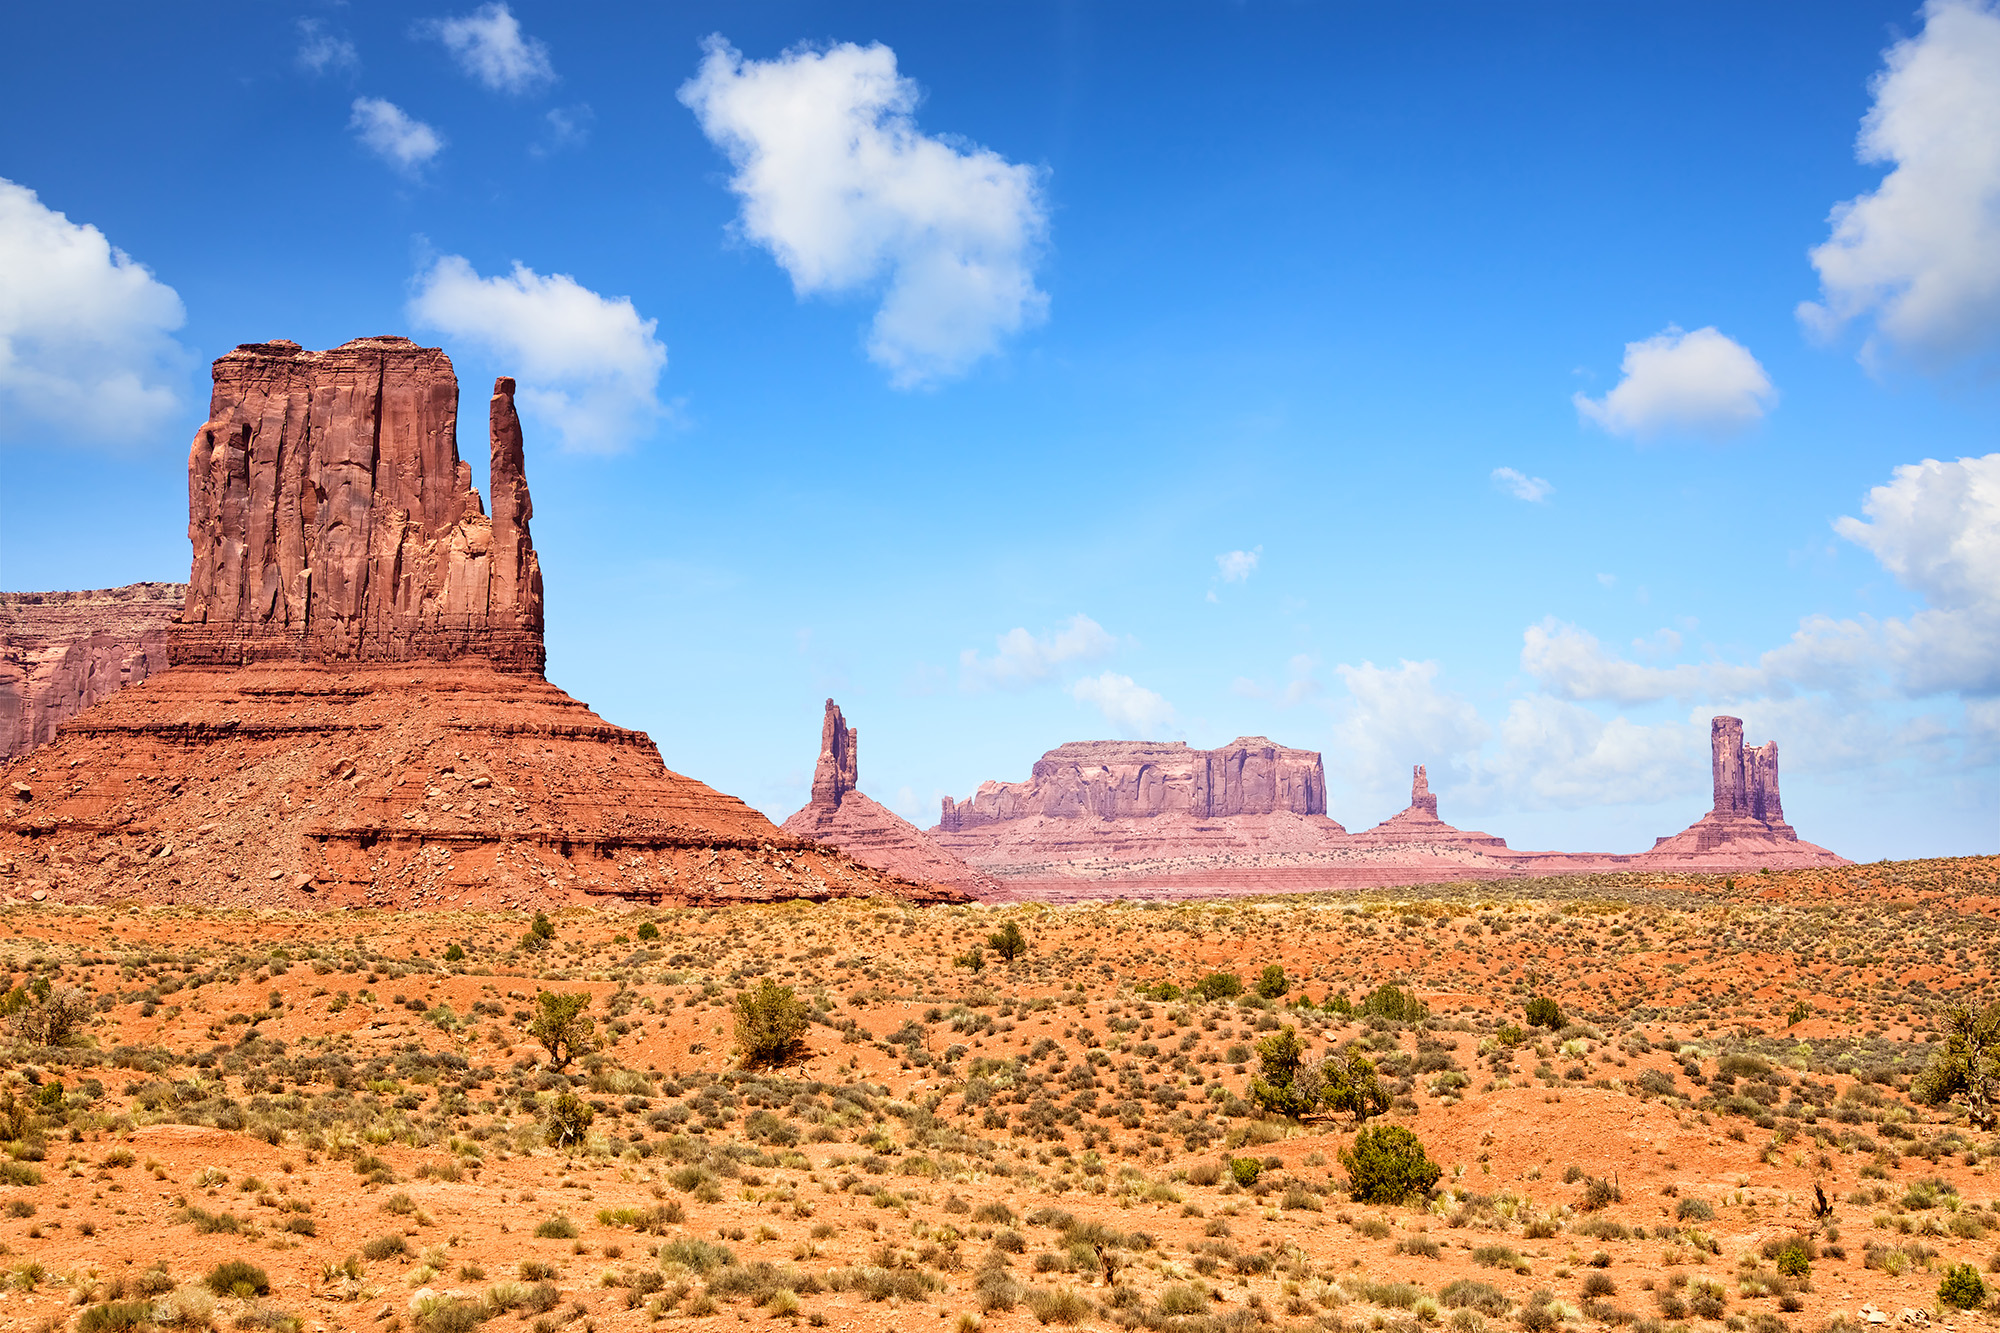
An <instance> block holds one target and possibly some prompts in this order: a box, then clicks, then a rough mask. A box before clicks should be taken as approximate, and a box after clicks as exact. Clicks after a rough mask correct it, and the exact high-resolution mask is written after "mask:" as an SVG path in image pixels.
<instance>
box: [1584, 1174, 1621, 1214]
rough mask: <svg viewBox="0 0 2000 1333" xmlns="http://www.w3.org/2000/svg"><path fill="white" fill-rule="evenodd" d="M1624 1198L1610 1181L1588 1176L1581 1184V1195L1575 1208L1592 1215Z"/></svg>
mask: <svg viewBox="0 0 2000 1333" xmlns="http://www.w3.org/2000/svg"><path fill="white" fill-rule="evenodd" d="M1624 1197H1625V1196H1624V1193H1623V1192H1622V1191H1620V1190H1619V1188H1618V1186H1617V1185H1615V1184H1613V1183H1612V1182H1611V1181H1608V1180H1605V1179H1603V1178H1602V1177H1599V1176H1589V1177H1587V1178H1586V1179H1585V1180H1584V1182H1583V1194H1582V1195H1581V1196H1580V1197H1578V1199H1577V1201H1576V1206H1577V1209H1578V1210H1579V1211H1581V1212H1586V1213H1594V1212H1596V1211H1597V1210H1598V1209H1600V1208H1609V1207H1610V1206H1611V1205H1612V1204H1614V1203H1617V1202H1619V1201H1620V1200H1621V1199H1623V1198H1624Z"/></svg>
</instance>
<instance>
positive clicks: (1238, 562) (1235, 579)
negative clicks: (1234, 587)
mask: <svg viewBox="0 0 2000 1333" xmlns="http://www.w3.org/2000/svg"><path fill="white" fill-rule="evenodd" d="M1263 555H1264V548H1263V547H1261V546H1259V547H1257V548H1256V549H1255V550H1251V551H1225V552H1224V553H1223V554H1221V555H1219V556H1217V557H1215V567H1216V569H1217V570H1218V571H1220V575H1219V576H1220V578H1221V579H1222V581H1223V582H1224V583H1241V582H1243V581H1244V580H1245V579H1248V578H1249V577H1250V576H1251V575H1252V574H1254V573H1256V572H1257V562H1258V561H1259V560H1260V559H1262V558H1263Z"/></svg>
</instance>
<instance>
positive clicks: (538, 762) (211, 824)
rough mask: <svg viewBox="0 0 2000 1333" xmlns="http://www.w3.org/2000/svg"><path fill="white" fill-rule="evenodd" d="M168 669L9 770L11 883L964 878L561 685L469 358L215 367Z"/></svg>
mask: <svg viewBox="0 0 2000 1333" xmlns="http://www.w3.org/2000/svg"><path fill="white" fill-rule="evenodd" d="M215 382H216V392H215V398H214V402H213V405H212V406H211V409H210V420H209V421H208V422H207V424H205V425H204V426H203V427H202V429H201V431H200V432H198V433H197V435H196V438H195V444H194V448H193V450H192V452H191V453H190V456H189V461H188V496H189V524H188V532H189V536H190V539H191V541H192V543H193V547H194V553H193V570H192V576H191V578H190V580H189V588H188V593H187V601H186V609H185V610H184V611H183V613H182V616H181V619H180V620H179V621H178V622H176V623H174V624H172V625H171V626H169V627H168V635H167V644H166V647H167V657H168V661H169V665H168V666H167V668H166V669H165V670H161V671H156V672H155V673H154V674H152V675H150V676H149V677H148V678H147V679H146V680H144V681H142V682H140V683H139V684H136V685H132V686H129V687H128V688H126V689H123V690H120V691H119V692H118V693H116V694H113V695H111V696H110V697H109V698H107V699H103V700H100V701H99V702H97V703H96V704H95V705H94V706H92V707H90V708H87V709H84V710H83V711H82V712H80V713H78V714H76V715H75V716H73V717H72V718H70V719H69V721H68V722H67V723H66V724H65V725H64V726H63V727H62V728H61V729H60V730H59V731H58V732H57V734H56V737H55V739H54V740H53V741H51V742H49V743H48V744H46V745H44V746H42V747H41V748H39V749H36V750H35V751H33V752H32V753H31V754H29V755H27V756H25V757H23V758H19V759H16V760H15V761H14V762H13V763H12V764H10V765H8V766H7V767H6V768H5V769H0V892H4V893H6V894H8V895H10V896H20V895H26V896H30V897H33V896H35V895H37V894H39V895H43V896H48V897H54V898H57V899H60V900H65V901H105V900H115V899H119V898H128V897H138V898H147V899H152V900H155V901H172V902H195V903H209V904H217V905H222V906H231V907H235V906H294V907H296V906H306V905H338V906H383V907H410V906H436V905H442V904H447V903H454V904H460V905H466V904H471V905H502V906H536V905H544V904H548V903H557V902H562V901H565V900H568V899H571V898H573V897H575V896H577V895H587V894H609V895H616V896H619V897H624V898H629V899H637V900H641V901H648V902H666V903H713V902H728V901H755V900H764V899H782V898H829V897H839V896H851V895H865V894H893V895H896V896H900V897H904V898H908V899H912V900H916V901H929V900H934V899H937V898H940V897H953V896H955V895H953V894H951V893H950V891H948V890H943V889H939V888H936V887H932V886H929V885H925V884H917V883H912V882H910V881H907V880H903V879H900V878H898V877H897V876H895V875H893V874H890V873H886V872H884V871H881V870H877V869H874V868H873V867H870V866H865V865H862V864H860V863H859V862H857V861H854V860H852V859H850V858H849V857H847V856H846V855H844V854H843V853H841V852H840V851H838V850H837V849H835V848H832V847H827V846H823V845H821V844H820V843H817V842H812V841H806V840H801V839H796V838H791V837H787V836H786V835H784V834H782V833H780V832H779V831H778V830H777V828H776V827H774V826H773V825H772V824H771V822H770V821H769V820H767V819H765V818H764V816H763V815H761V814H759V813H758V812H756V811H755V810H752V809H751V808H750V807H749V806H747V805H745V804H743V802H741V801H739V800H737V799H736V798H734V797H731V796H725V795H723V794H722V793H720V792H717V791H715V790H713V789H712V788H709V787H706V786H704V785H702V784H701V783H699V782H696V781H694V780H693V779H690V778H685V777H682V776H681V775H679V774H677V773H673V772H670V771H669V770H668V769H667V768H666V766H665V764H663V763H662V762H661V759H660V755H659V752H658V750H657V749H655V747H654V746H653V743H652V741H651V740H650V739H648V738H647V737H646V735H645V734H644V733H642V732H637V731H628V730H626V729H624V728H622V727H615V726H611V725H609V724H608V723H606V722H605V721H604V720H603V719H602V718H599V717H598V716H597V715H596V714H594V713H592V712H591V711H590V710H589V708H587V707H586V706H585V705H583V704H582V703H580V702H578V701H577V700H575V699H572V698H570V697H569V696H568V695H566V694H564V693H563V692H562V691H561V690H559V689H557V688H555V687H554V686H553V685H550V684H548V683H547V682H546V681H544V680H543V679H542V674H541V670H542V661H543V656H542V590H541V589H542V584H541V571H540V566H539V563H538V562H537V559H536V556H535V551H534V546H533V544H532V542H531V541H530V540H529V535H528V519H529V516H530V512H531V509H530V505H529V501H528V492H527V483H526V480H525V478H524V476H523V473H522V447H521V430H520V422H519V420H518V418H517V417H516V416H515V413H514V403H513V391H514V384H513V381H512V380H506V379H503V380H500V381H499V382H498V383H497V384H496V385H495V389H494V394H493V399H492V402H491V405H490V415H489V422H490V443H491V448H492V466H493V479H494V491H495V499H494V506H493V511H494V512H493V515H492V517H491V518H489V517H488V516H487V515H486V514H485V512H484V510H483V508H482V506H481V504H480V498H479V494H478V492H477V491H475V490H473V489H472V484H471V479H470V475H469V469H467V467H466V466H465V465H464V464H463V463H462V462H460V461H459V457H458V445H457V440H456V423H457V401H458V384H457V380H456V379H455V378H454V376H453V372H452V367H451V361H450V359H449V358H447V357H446V356H445V355H444V353H443V352H441V351H439V350H437V349H435V348H422V347H418V346H416V344H414V343H411V342H409V341H408V340H407V339H402V338H364V339H361V340H359V341H357V342H352V343H348V344H346V345H345V346H343V347H339V348H336V349H334V350H333V351H331V352H304V351H301V350H300V349H299V348H298V346H297V345H296V344H294V343H285V342H279V343H263V344H257V345H254V346H247V347H241V348H238V349H237V350H236V351H235V352H232V353H231V354H229V355H228V356H225V357H223V358H222V359H221V360H220V361H218V362H217V363H216V369H215Z"/></svg>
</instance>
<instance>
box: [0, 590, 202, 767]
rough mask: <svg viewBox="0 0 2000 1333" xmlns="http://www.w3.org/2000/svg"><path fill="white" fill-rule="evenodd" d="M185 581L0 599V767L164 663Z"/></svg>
mask: <svg viewBox="0 0 2000 1333" xmlns="http://www.w3.org/2000/svg"><path fill="white" fill-rule="evenodd" d="M186 596H187V585H186V584H184V583H133V584H128V585H127V586H125V587H123V588H98V589H94V590H92V591H89V592H5V593H0V761H5V760H8V759H12V758H13V757H14V756H15V755H18V754H26V753H27V752H28V751H29V750H32V749H33V748H34V747H35V746H37V745H41V744H43V743H44V742H46V741H48V740H50V739H52V738H53V737H54V736H55V734H56V728H57V727H58V726H60V725H62V723H63V722H64V720H66V719H67V718H69V717H71V716H73V715H74V714H76V713H79V712H81V711H83V710H84V709H86V708H88V707H90V705H92V704H94V703H96V702H97V701H98V700H99V699H104V698H108V697H109V696H110V695H111V694H113V693H114V692H116V691H118V690H121V689H123V688H125V687H126V686H127V685H135V684H137V683H138V682H140V681H142V680H144V679H145V678H146V677H147V676H149V675H151V674H152V673H153V672H155V671H160V670H164V669H165V667H166V665H167V626H168V625H169V624H170V623H172V621H173V620H174V619H175V618H176V617H177V616H179V615H180V613H181V601H182V599H183V598H185V597H186Z"/></svg>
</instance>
